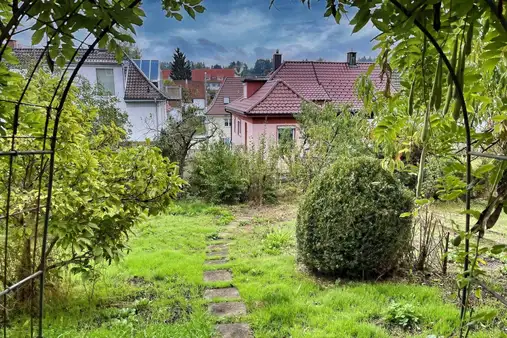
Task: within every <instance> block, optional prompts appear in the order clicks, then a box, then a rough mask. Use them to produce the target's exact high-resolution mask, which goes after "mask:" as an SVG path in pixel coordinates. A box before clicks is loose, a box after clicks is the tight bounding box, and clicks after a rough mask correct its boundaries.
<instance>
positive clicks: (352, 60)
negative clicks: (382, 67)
mask: <svg viewBox="0 0 507 338" xmlns="http://www.w3.org/2000/svg"><path fill="white" fill-rule="evenodd" d="M356 56H357V53H356V52H348V53H347V64H348V65H349V67H355V66H357V62H356Z"/></svg>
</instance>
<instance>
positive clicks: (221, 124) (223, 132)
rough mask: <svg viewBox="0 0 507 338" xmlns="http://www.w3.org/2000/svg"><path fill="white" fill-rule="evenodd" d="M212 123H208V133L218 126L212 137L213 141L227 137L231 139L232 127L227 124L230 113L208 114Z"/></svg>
mask: <svg viewBox="0 0 507 338" xmlns="http://www.w3.org/2000/svg"><path fill="white" fill-rule="evenodd" d="M207 118H208V120H209V121H210V124H209V125H208V126H209V128H208V133H209V132H211V128H217V129H218V130H216V131H215V134H214V136H213V137H212V138H211V139H212V140H213V141H219V140H224V139H227V140H229V141H230V139H231V127H226V126H225V121H224V120H225V119H230V118H231V115H230V114H224V115H207ZM211 123H212V124H211Z"/></svg>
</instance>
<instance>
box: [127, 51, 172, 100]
mask: <svg viewBox="0 0 507 338" xmlns="http://www.w3.org/2000/svg"><path fill="white" fill-rule="evenodd" d="M123 55H124V56H125V57H126V58H127V61H128V62H130V65H133V66H134V69H135V70H137V72H138V73H140V74H141V76H142V77H143V78H144V80H145V81H147V82H148V84H149V85H150V86H151V87H153V88H154V89H155V90H156V91H157V92H158V93H159V94H160V95H162V97H163V98H164V99H166V100H170V99H169V98H168V97H167V96H166V95H165V94H164V93H162V91H161V90H160V89H159V88H157V86H155V85H154V84H153V82H151V80H150V79H148V77H147V76H146V75H145V74H144V72H143V71H142V70H141V69H140V68H139V67H138V66H137V65H136V63H135V62H134V61H132V59H131V58H130V56H128V55H127V53H125V51H124V52H123ZM125 81H128V79H125Z"/></svg>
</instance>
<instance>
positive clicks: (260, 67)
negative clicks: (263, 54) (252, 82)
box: [251, 59, 273, 76]
mask: <svg viewBox="0 0 507 338" xmlns="http://www.w3.org/2000/svg"><path fill="white" fill-rule="evenodd" d="M272 70H273V62H272V61H271V60H269V59H258V60H257V61H255V66H254V68H253V69H252V71H251V74H252V75H255V76H264V75H268V74H269V72H271V71H272Z"/></svg>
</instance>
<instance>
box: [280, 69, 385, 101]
mask: <svg viewBox="0 0 507 338" xmlns="http://www.w3.org/2000/svg"><path fill="white" fill-rule="evenodd" d="M371 64H372V63H371V62H365V63H361V62H359V63H357V65H356V66H354V67H350V66H349V65H348V64H347V62H313V61H286V62H284V63H283V64H282V65H281V66H280V68H278V70H277V71H275V72H274V73H273V74H272V75H271V76H270V79H281V80H284V81H285V82H286V83H287V84H289V85H290V86H291V87H292V88H293V89H294V90H296V91H297V92H298V93H300V94H301V95H302V96H303V97H304V98H305V99H307V100H309V101H321V100H325V101H332V102H336V103H342V104H351V105H352V106H353V108H360V107H361V102H360V100H359V99H358V97H357V96H356V94H355V89H354V87H355V81H356V79H357V78H358V77H359V75H361V74H363V73H366V72H367V70H368V68H369V67H370V66H371ZM370 78H371V79H372V81H373V83H374V85H375V86H376V87H377V89H379V90H380V89H381V88H382V87H383V86H385V82H382V81H381V79H380V69H379V68H378V67H375V68H374V70H373V71H372V73H371V75H370Z"/></svg>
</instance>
